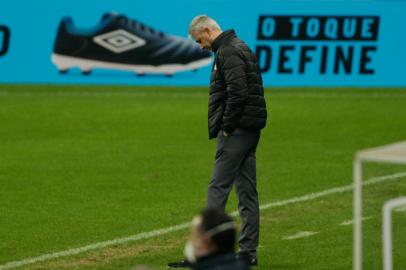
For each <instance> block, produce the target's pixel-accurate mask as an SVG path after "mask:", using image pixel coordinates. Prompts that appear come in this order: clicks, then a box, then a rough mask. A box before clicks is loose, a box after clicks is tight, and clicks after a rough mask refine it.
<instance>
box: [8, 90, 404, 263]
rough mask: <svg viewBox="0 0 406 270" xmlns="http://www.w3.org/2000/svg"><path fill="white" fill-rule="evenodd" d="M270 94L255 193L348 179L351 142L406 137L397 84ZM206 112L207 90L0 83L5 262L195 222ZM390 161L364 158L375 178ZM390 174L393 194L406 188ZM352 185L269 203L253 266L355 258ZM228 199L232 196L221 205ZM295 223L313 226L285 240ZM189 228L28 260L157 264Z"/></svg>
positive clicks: (206, 146) (206, 157) (271, 194)
mask: <svg viewBox="0 0 406 270" xmlns="http://www.w3.org/2000/svg"><path fill="white" fill-rule="evenodd" d="M266 95H267V101H268V108H269V122H268V126H267V128H266V129H265V130H264V131H263V133H262V138H261V142H260V146H259V148H258V153H257V160H258V190H259V194H260V201H261V203H267V202H270V201H276V200H282V199H287V198H291V197H295V196H300V195H303V194H307V193H311V192H317V191H322V190H325V189H328V188H331V187H336V186H343V185H348V184H349V183H351V175H352V167H351V164H352V158H353V154H354V152H355V151H356V150H358V149H361V148H368V147H373V146H377V145H381V144H386V143H391V142H394V141H399V140H404V139H405V138H406V129H405V128H404V120H405V119H406V111H405V110H404V107H405V105H406V92H405V90H403V89H368V90H366V89H310V88H309V89H268V90H267V94H266ZM206 110H207V91H206V89H205V88H153V87H150V88H147V87H143V88H134V87H89V86H87V87H84V86H77V87H74V86H0V123H1V129H0V141H1V142H2V143H1V145H0V152H1V155H0V185H1V189H0V239H1V240H2V241H1V242H0V265H1V264H3V263H6V262H8V261H13V260H19V259H23V258H27V257H33V256H38V255H41V254H44V253H48V252H55V251H60V250H65V249H67V248H71V247H79V246H83V245H86V244H89V243H94V242H98V241H104V240H109V239H113V238H117V237H122V236H128V235H132V234H136V233H140V232H145V231H151V230H153V229H158V228H163V227H167V226H172V225H175V224H179V223H183V222H184V221H188V220H190V219H191V217H192V216H193V215H194V214H195V213H196V212H198V211H199V210H200V209H201V208H202V207H203V206H204V203H205V194H206V188H207V183H208V181H209V178H210V173H211V168H212V164H213V158H214V141H208V140H207V128H206V126H207V119H206V115H207V113H206ZM397 169H399V168H397ZM388 171H390V170H388V169H387V168H385V169H383V168H380V167H379V166H378V167H376V166H371V168H370V169H369V173H370V175H371V176H374V175H375V176H376V175H383V174H387V173H388ZM398 185H399V186H397V188H394V189H390V192H389V195H390V196H389V195H388V198H389V197H391V196H395V195H402V194H403V195H405V194H406V189H405V186H404V185H401V184H398ZM391 186H393V184H391V185H384V187H386V188H388V189H389V187H391ZM379 187H382V185H380V186H379ZM377 194H378V195H379V194H381V193H379V192H378V193H377ZM350 195H351V194H346V195H342V196H338V195H337V196H332V197H331V198H328V199H326V200H317V201H315V202H309V203H303V204H300V205H295V206H291V207H290V206H289V207H288V206H286V207H282V208H280V209H278V210H275V211H272V210H267V211H264V212H263V215H262V219H263V225H262V232H263V233H262V238H261V248H260V251H259V253H260V264H261V265H260V267H261V268H263V269H269V267H271V268H272V269H349V268H351V250H352V247H351V244H352V239H351V226H350V227H348V228H342V227H340V226H337V224H336V223H337V222H338V217H340V220H341V219H343V220H342V221H344V219H350V218H351V207H352V206H351V204H352V200H351V196H350ZM334 198H337V199H336V200H335V199H334ZM372 198H378V199H375V200H372V202H371V204H370V205H371V208H370V209H371V210H370V211H372V212H374V211H380V204H381V203H382V199H383V198H386V196H383V195H382V196H372ZM337 201H340V203H337ZM310 206H312V207H310ZM372 206H374V207H372ZM235 207H236V199H235V195H234V194H232V196H231V198H230V203H229V207H228V209H229V210H230V211H231V210H234V209H235ZM340 211H341V212H342V213H341V212H340ZM340 213H341V214H340ZM372 216H376V217H375V219H376V221H377V223H374V222H372V221H373V220H375V219H371V222H370V224H375V226H372V227H371V228H368V227H367V229H366V230H368V231H370V235H375V236H377V237H375V238H376V241H378V242H372V244H371V245H370V246H374V248H373V249H372V251H370V252H372V253H368V252H367V253H366V256H367V258H366V260H367V263H369V265H371V266H372V265H373V266H374V267H377V268H376V269H378V268H379V265H377V260H378V259H379V256H376V254H378V253H377V252H380V247H378V246H379V243H380V242H379V241H380V238H379V229H380V228H379V226H378V225H379V214H377V213H375V212H374V214H373V215H372ZM329 217H330V218H336V219H337V220H334V222H331V221H330V220H329ZM396 218H397V219H400V220H401V221H400V222H401V224H405V223H403V221H404V219H403V221H402V215H399V218H398V217H396ZM366 224H368V221H366ZM333 225H334V228H333ZM303 230H310V231H312V230H316V231H319V232H320V233H319V234H318V235H315V236H314V237H310V238H306V239H305V240H303V241H299V240H295V241H289V242H287V241H286V240H283V239H282V237H284V236H286V235H289V233H294V232H296V231H303ZM329 230H331V232H330V233H328V234H323V233H322V232H324V231H329ZM399 230H400V232H398V233H397V235H399V236H398V237H400V239H401V240H402V239H403V240H404V239H406V237H405V231H404V230H403V231H402V230H401V229H399ZM185 235H187V232H186V231H182V232H177V233H174V234H171V235H167V236H165V237H160V238H153V239H150V240H147V241H142V243H141V242H134V243H129V244H127V245H122V246H118V247H115V248H109V249H104V250H99V251H94V252H89V253H86V254H83V255H81V256H75V257H72V258H67V259H61V260H56V261H51V262H45V263H42V264H37V265H36V264H33V265H29V266H26V267H24V268H26V269H37V268H36V267H38V268H39V269H42V268H43V267H49V268H53V269H57V268H64V267H65V266H66V265H65V264H64V263H66V264H67V265H68V268H69V267H73V268H74V267H77V268H78V269H86V268H88V269H95V268H97V269H99V268H100V269H128V268H129V267H130V266H131V265H134V264H139V263H145V264H149V265H152V266H154V267H155V268H156V269H164V264H165V262H166V261H168V260H173V259H177V258H179V256H181V246H182V245H183V240H184V238H185ZM327 235H328V236H327ZM402 235H403V236H402ZM375 238H374V239H375ZM378 238H379V239H378ZM367 239H369V238H367ZM371 241H375V240H371ZM395 245H396V247H397V246H400V247H401V248H400V250H405V249H404V245H403V248H402V243H398V244H397V243H395ZM397 252H399V251H397ZM379 254H380V253H379ZM395 255H396V254H395ZM398 257H399V256H398ZM368 258H369V259H368ZM401 263H402V262H401ZM315 264H317V265H318V266H315ZM401 265H403V266H405V265H406V262H404V261H403V264H401ZM369 269H375V268H369ZM399 269H401V268H399Z"/></svg>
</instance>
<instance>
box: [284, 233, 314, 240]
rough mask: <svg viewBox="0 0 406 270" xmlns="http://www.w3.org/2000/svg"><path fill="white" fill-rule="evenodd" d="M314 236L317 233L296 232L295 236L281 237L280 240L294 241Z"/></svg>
mask: <svg viewBox="0 0 406 270" xmlns="http://www.w3.org/2000/svg"><path fill="white" fill-rule="evenodd" d="M315 234H318V232H298V233H296V234H293V235H290V236H286V237H283V238H282V239H283V240H295V239H299V238H305V237H309V236H312V235H315Z"/></svg>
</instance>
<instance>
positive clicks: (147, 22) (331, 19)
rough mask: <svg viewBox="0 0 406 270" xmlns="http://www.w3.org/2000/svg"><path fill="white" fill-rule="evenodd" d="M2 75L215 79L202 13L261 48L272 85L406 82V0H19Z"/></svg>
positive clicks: (1, 45) (114, 80)
mask: <svg viewBox="0 0 406 270" xmlns="http://www.w3.org/2000/svg"><path fill="white" fill-rule="evenodd" d="M0 5H1V7H0V83H61V84H126V85H128V84H129V85H207V84H208V82H209V74H210V71H211V68H212V54H211V53H210V52H207V51H202V50H200V48H199V46H198V45H197V44H196V43H195V42H194V41H193V40H191V39H189V38H188V26H189V23H190V21H191V20H192V18H193V17H194V16H196V15H199V14H207V15H209V16H211V17H213V18H214V19H215V20H216V21H217V22H218V23H219V24H220V26H221V27H222V29H223V30H226V29H235V31H236V33H237V35H238V36H239V37H240V38H241V39H242V40H244V41H245V42H246V43H247V44H248V45H249V47H250V48H251V49H252V50H253V51H254V52H255V54H256V55H257V58H258V60H259V65H260V68H261V70H262V75H263V80H264V83H265V85H266V86H393V87H404V86H406V73H405V71H404V70H405V69H404V67H403V65H402V64H403V63H404V62H406V50H405V49H404V48H406V31H405V25H406V16H405V14H406V1H334V0H332V1H310V0H304V1H289V0H286V1H276V0H256V1H242V0H199V1H185V0H173V1H163V0H155V1H134V0H120V1H113V0H102V1H96V0H85V1H83V0H82V1H79V0H70V1H50V0H42V1H41V0H39V1H29V0H14V1H3V2H2V3H0Z"/></svg>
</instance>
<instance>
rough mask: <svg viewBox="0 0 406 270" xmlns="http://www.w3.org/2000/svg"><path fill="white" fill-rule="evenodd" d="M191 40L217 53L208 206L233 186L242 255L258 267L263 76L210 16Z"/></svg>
mask: <svg viewBox="0 0 406 270" xmlns="http://www.w3.org/2000/svg"><path fill="white" fill-rule="evenodd" d="M189 34H190V36H191V37H192V38H193V39H194V40H195V41H196V42H197V43H199V44H200V46H201V47H202V48H204V49H208V50H212V51H213V52H214V53H215V58H214V64H213V67H212V73H211V78H210V99H209V121H208V122H209V138H210V139H212V138H217V152H216V162H215V166H214V170H213V175H212V179H211V181H210V184H209V188H208V195H207V207H210V208H222V209H224V208H225V206H226V202H227V198H228V195H229V193H230V190H231V188H232V186H233V184H234V185H235V186H236V190H237V195H238V200H239V202H238V210H239V212H240V216H241V218H242V228H241V236H240V239H239V245H240V254H241V256H244V257H245V258H248V260H249V262H250V264H251V265H256V264H257V258H256V249H257V246H258V238H259V207H258V193H257V190H256V159H255V151H256V148H257V145H258V141H259V138H260V130H261V129H262V128H264V127H265V124H266V119H267V111H266V105H265V98H264V88H263V85H262V78H261V73H260V71H259V67H258V62H257V59H256V56H255V55H254V53H253V52H252V51H251V50H250V49H249V48H248V46H247V45H246V44H245V43H244V42H243V41H242V40H240V39H239V38H238V37H237V36H236V34H235V32H234V30H228V31H224V32H222V31H221V29H220V27H219V26H218V24H217V23H216V22H215V21H214V20H213V19H212V18H210V17H208V16H206V15H201V16H197V17H195V18H194V19H193V20H192V22H191V24H190V28H189Z"/></svg>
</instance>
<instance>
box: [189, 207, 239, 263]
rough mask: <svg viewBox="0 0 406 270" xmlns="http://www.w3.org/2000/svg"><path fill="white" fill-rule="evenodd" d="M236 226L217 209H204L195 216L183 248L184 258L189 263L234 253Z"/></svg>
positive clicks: (227, 216)
mask: <svg viewBox="0 0 406 270" xmlns="http://www.w3.org/2000/svg"><path fill="white" fill-rule="evenodd" d="M235 239H236V225H235V222H234V221H233V219H232V218H231V217H230V216H229V215H227V214H226V213H225V212H224V211H222V210H219V209H205V210H203V211H202V212H201V213H200V214H199V215H197V216H195V217H194V219H193V222H192V231H191V234H190V237H189V240H188V242H187V243H186V246H185V256H186V258H187V259H188V261H189V262H191V263H196V262H199V261H201V260H202V259H204V258H211V257H215V256H220V255H225V254H229V253H234V251H235V241H236V240H235Z"/></svg>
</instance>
